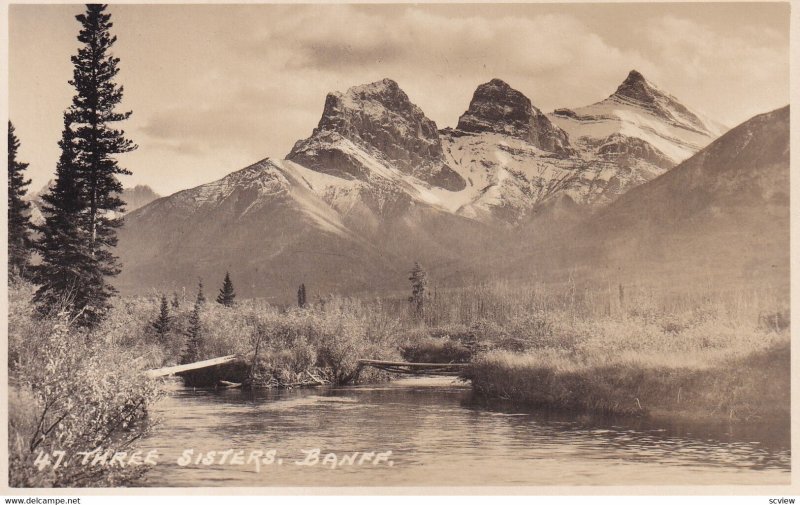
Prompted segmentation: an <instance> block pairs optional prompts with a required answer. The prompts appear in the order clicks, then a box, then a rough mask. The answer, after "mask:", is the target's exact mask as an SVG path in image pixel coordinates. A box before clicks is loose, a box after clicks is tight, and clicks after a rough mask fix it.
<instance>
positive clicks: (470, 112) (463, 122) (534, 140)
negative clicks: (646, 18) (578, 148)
mask: <svg viewBox="0 0 800 505" xmlns="http://www.w3.org/2000/svg"><path fill="white" fill-rule="evenodd" d="M457 129H458V130H461V131H463V132H469V133H487V132H491V133H500V134H503V135H509V136H511V137H515V138H518V139H521V140H525V141H527V142H529V143H530V144H532V145H533V146H535V147H538V148H539V149H542V150H543V151H549V152H552V153H556V154H558V155H562V156H566V155H569V154H571V153H572V152H573V150H572V149H571V147H570V145H569V138H568V136H567V134H566V133H565V132H564V131H563V130H562V129H561V128H559V127H557V126H555V125H553V123H551V122H550V120H549V119H548V118H547V116H545V115H544V114H542V112H541V111H540V110H539V109H537V108H536V107H534V106H533V105H532V104H531V101H530V99H529V98H528V97H526V96H525V95H523V94H522V93H520V92H519V91H517V90H515V89H514V88H512V87H511V86H509V85H508V84H506V83H505V82H504V81H501V80H500V79H492V80H491V81H489V82H487V83H485V84H481V85H480V86H478V88H477V89H476V90H475V94H474V95H473V96H472V101H471V102H470V104H469V109H467V111H466V112H465V113H464V114H463V115H462V116H461V117H460V118H459V119H458V126H457Z"/></svg>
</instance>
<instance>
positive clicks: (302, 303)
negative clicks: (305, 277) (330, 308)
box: [297, 284, 308, 309]
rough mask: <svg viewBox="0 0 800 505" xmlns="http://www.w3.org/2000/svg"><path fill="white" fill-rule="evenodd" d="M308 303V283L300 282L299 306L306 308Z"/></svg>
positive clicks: (298, 291) (298, 289)
mask: <svg viewBox="0 0 800 505" xmlns="http://www.w3.org/2000/svg"><path fill="white" fill-rule="evenodd" d="M307 303H308V302H307V300H306V285H305V284H300V287H299V288H297V306H298V307H300V308H301V309H304V308H306V304H307Z"/></svg>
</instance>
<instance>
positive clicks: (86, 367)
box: [9, 292, 159, 487]
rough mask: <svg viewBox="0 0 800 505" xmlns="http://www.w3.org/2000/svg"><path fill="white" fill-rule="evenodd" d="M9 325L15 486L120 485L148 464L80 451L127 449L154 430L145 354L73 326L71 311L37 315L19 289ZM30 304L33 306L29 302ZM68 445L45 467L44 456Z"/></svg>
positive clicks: (154, 390)
mask: <svg viewBox="0 0 800 505" xmlns="http://www.w3.org/2000/svg"><path fill="white" fill-rule="evenodd" d="M13 295H14V296H12V298H11V300H12V303H11V305H12V306H13V307H14V309H13V312H14V313H15V317H14V318H13V320H11V321H10V324H9V335H13V337H11V338H10V339H9V343H10V348H9V350H10V351H11V352H10V353H9V354H10V359H11V360H12V362H11V363H10V368H9V372H10V373H9V376H10V384H11V387H10V394H9V468H10V471H9V482H10V484H11V485H12V486H15V487H65V486H69V487H84V486H121V485H128V484H132V483H135V482H136V481H137V480H138V479H139V478H140V477H141V476H142V474H143V473H144V471H145V470H146V468H147V467H146V466H135V467H133V466H128V467H124V468H123V467H122V466H120V465H100V464H98V465H94V466H92V465H91V464H86V465H84V464H82V461H81V460H82V458H83V455H82V454H79V453H80V452H85V451H92V450H95V449H98V450H100V451H111V452H121V451H128V450H130V449H131V447H132V445H133V444H134V442H135V441H136V440H138V439H139V438H141V437H142V436H143V435H144V434H145V433H146V432H147V431H148V429H149V427H150V425H151V419H149V417H148V406H149V405H150V403H151V402H153V401H154V400H155V399H156V398H157V397H158V394H159V390H158V387H157V384H156V383H155V382H154V381H153V380H150V379H148V378H146V377H145V376H144V374H142V373H141V371H142V366H143V365H142V360H137V356H136V355H135V354H132V353H131V352H130V350H127V349H124V348H122V347H120V346H119V345H117V344H114V343H109V342H107V341H105V340H103V339H101V338H100V336H99V335H97V334H90V333H86V332H85V331H84V330H78V329H75V328H72V327H71V325H70V321H69V320H67V319H66V316H65V315H60V316H55V317H52V318H47V319H44V320H34V319H31V318H30V317H25V316H24V314H28V316H30V312H29V309H30V304H29V299H25V298H24V297H23V296H20V295H24V293H20V292H16V293H14V294H13ZM26 307H27V308H26ZM54 451H64V454H65V455H64V459H63V461H62V463H61V464H60V465H59V466H58V467H57V468H56V465H55V464H51V465H49V466H46V467H42V468H38V467H37V465H36V460H37V456H39V455H40V454H43V455H50V456H51V458H53V463H55V459H54V456H53V455H54Z"/></svg>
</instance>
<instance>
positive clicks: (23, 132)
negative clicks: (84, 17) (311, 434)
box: [8, 3, 789, 195]
mask: <svg viewBox="0 0 800 505" xmlns="http://www.w3.org/2000/svg"><path fill="white" fill-rule="evenodd" d="M82 10H83V6H81V5H33V4H31V5H11V6H10V8H9V32H8V35H9V84H8V91H9V114H10V118H11V120H12V121H13V122H14V125H15V128H16V131H17V136H18V137H19V139H20V141H21V143H22V146H21V148H20V153H19V157H20V159H21V160H22V161H25V162H29V163H30V167H29V169H28V175H29V176H30V177H31V178H32V179H33V184H32V186H31V189H32V190H33V191H36V190H38V189H39V188H41V187H42V186H44V185H45V184H46V183H47V181H48V180H50V179H51V178H52V177H53V173H54V170H55V165H56V161H57V159H58V146H57V142H58V140H59V137H60V132H61V127H62V113H63V111H64V110H65V108H66V107H67V106H68V105H69V103H70V100H71V97H72V95H73V94H74V90H73V89H72V88H71V87H70V85H69V84H68V82H67V81H68V80H69V79H70V78H71V77H72V65H71V63H70V56H71V55H72V54H74V53H75V52H76V50H77V48H78V44H79V43H78V42H77V39H76V36H77V34H78V30H79V23H78V22H77V21H76V20H75V18H74V16H75V15H76V14H79V13H80V12H81V11H82ZM109 12H110V13H111V15H112V22H113V23H114V27H113V28H112V32H113V34H115V35H116V36H117V37H118V40H117V43H116V44H115V45H114V47H113V54H114V55H115V56H117V57H119V58H120V60H121V61H120V65H119V66H120V68H121V71H120V73H119V74H118V76H117V80H118V82H119V83H120V84H122V85H123V86H124V98H123V101H122V106H121V108H120V110H132V111H133V115H132V116H131V118H130V119H129V120H128V121H126V122H125V123H124V124H123V125H122V128H123V129H124V130H125V131H126V133H127V134H128V137H129V138H131V139H132V140H133V141H134V142H135V143H136V144H138V146H139V148H138V149H137V150H136V151H134V152H132V153H128V154H125V155H122V156H120V158H119V159H120V161H121V164H122V166H124V167H125V168H128V169H129V170H131V171H132V172H133V175H131V176H123V177H122V182H123V185H124V186H126V187H131V186H134V185H136V184H148V185H150V186H151V187H152V188H153V189H154V190H155V191H156V192H158V193H160V194H162V195H167V194H171V193H173V192H175V191H178V190H180V189H185V188H189V187H194V186H197V185H199V184H203V183H206V182H210V181H213V180H216V179H219V178H220V177H223V176H225V175H227V174H228V173H230V172H233V171H235V170H238V169H240V168H244V167H245V166H247V165H250V164H252V163H254V162H256V161H259V160H261V159H263V158H266V157H274V158H283V157H285V156H286V154H288V152H289V151H290V150H291V147H292V145H293V144H294V142H296V141H297V140H300V139H303V138H306V137H308V136H309V135H310V134H311V131H312V130H313V128H314V127H315V126H316V125H317V123H318V121H319V118H320V115H321V113H322V108H323V105H324V103H325V96H326V94H327V93H329V92H332V91H342V92H344V91H346V90H347V88H349V87H350V86H354V85H358V84H363V83H367V82H373V81H376V80H379V79H382V78H385V77H389V78H392V79H394V80H395V81H397V82H398V83H399V85H400V87H401V88H402V89H403V90H404V91H405V92H406V93H407V94H408V96H409V98H410V99H411V101H412V102H414V103H416V104H417V105H419V106H420V107H421V108H422V110H423V111H424V112H425V113H426V115H427V116H428V117H430V118H431V119H433V120H434V121H435V122H436V124H437V125H438V126H439V127H440V128H443V127H446V126H455V125H456V123H457V121H458V117H459V116H460V115H461V114H462V113H463V112H464V111H465V110H466V108H467V106H468V105H469V101H470V98H471V97H472V93H473V92H474V91H475V88H476V87H477V86H478V85H479V84H481V83H484V82H487V81H489V80H491V79H492V78H495V77H496V78H500V79H503V80H505V81H506V82H508V83H509V84H510V85H511V86H512V87H514V88H516V89H518V90H520V91H521V92H523V93H524V94H525V95H526V96H528V97H529V98H530V99H531V101H532V102H533V104H534V105H535V106H536V107H538V108H539V109H541V110H543V111H545V112H550V111H552V110H553V109H555V108H559V107H579V106H583V105H589V104H592V103H595V102H597V101H599V100H602V99H603V98H606V97H607V96H608V95H610V94H611V93H613V92H614V90H615V89H616V87H617V86H618V85H619V84H620V83H621V82H622V81H623V80H624V79H625V77H626V75H627V74H628V72H629V71H630V70H632V69H636V70H638V71H640V72H641V73H642V74H644V76H645V77H646V78H647V79H648V80H649V81H651V82H653V83H654V84H656V85H657V86H658V87H660V88H661V89H663V90H665V91H667V92H669V93H670V94H672V95H673V96H675V97H676V98H678V100H680V101H681V102H682V103H684V104H685V105H686V106H688V107H690V108H691V109H693V110H696V111H698V112H701V113H703V114H705V115H707V116H709V117H711V118H713V119H716V120H718V121H721V122H722V123H724V124H726V125H728V126H735V125H737V124H739V123H741V122H743V121H744V120H746V119H748V118H750V117H752V116H753V115H755V114H758V113H761V112H766V111H769V110H773V109H775V108H778V107H781V106H783V105H786V104H787V103H788V102H789V4H788V3H755V4H751V3H708V4H697V3H675V4H668V3H660V4H658V3H650V4H631V3H627V4H611V3H606V4H577V3H576V4H552V3H550V4H491V5H490V4H438V5H432V4H429V5H426V4H383V5H355V4H350V5H256V4H251V5H233V4H230V5H202V4H196V5H157V4H150V5H123V4H112V5H111V6H110V7H109Z"/></svg>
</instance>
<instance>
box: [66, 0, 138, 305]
mask: <svg viewBox="0 0 800 505" xmlns="http://www.w3.org/2000/svg"><path fill="white" fill-rule="evenodd" d="M106 7H107V6H106V5H104V4H87V5H86V12H85V13H84V14H79V15H78V16H76V19H77V20H78V21H79V22H80V23H81V31H80V33H79V34H78V41H80V42H81V43H82V44H83V46H81V47H80V48H79V49H78V53H77V54H76V55H74V56H72V63H73V66H74V69H73V78H72V80H71V81H69V83H70V84H71V85H72V86H74V87H75V96H74V97H73V98H72V105H71V107H70V109H69V114H70V116H71V117H72V120H73V122H74V126H75V149H76V151H77V153H76V154H77V157H76V161H77V165H76V168H77V171H76V172H77V175H78V181H79V185H80V194H81V196H82V198H83V200H84V202H85V210H84V212H83V213H82V219H81V223H80V224H81V227H82V228H83V229H84V230H85V231H86V234H87V239H88V249H89V253H90V255H91V258H92V260H93V261H92V264H91V266H92V270H93V271H92V274H91V276H90V278H88V279H82V282H84V283H86V284H89V286H88V289H87V300H86V303H87V307H88V308H89V309H90V310H91V311H93V312H96V313H102V311H103V310H104V309H106V308H107V307H108V299H109V298H110V297H111V296H113V294H114V293H115V292H116V290H115V289H114V288H113V286H111V285H110V284H109V283H108V278H109V277H113V276H116V275H117V274H119V272H120V268H119V264H118V260H117V258H116V257H115V256H114V254H113V253H112V248H113V247H115V246H116V245H117V235H116V228H118V227H119V226H121V225H122V219H121V218H119V217H118V214H119V213H120V212H122V211H123V210H124V202H123V201H122V200H121V199H120V198H119V195H120V194H121V193H122V184H121V183H120V182H119V180H118V179H117V176H118V175H130V174H131V172H130V171H128V170H126V169H124V168H122V167H120V166H119V164H118V163H117V160H116V159H115V158H114V156H115V155H117V154H122V153H127V152H130V151H133V150H134V149H136V147H137V146H136V145H135V144H134V143H133V142H131V141H130V140H128V139H127V138H125V132H124V131H123V130H119V129H116V128H114V125H115V124H116V123H119V122H120V121H124V120H126V119H128V117H130V115H131V113H130V112H116V110H115V109H116V107H117V105H119V103H120V102H121V100H122V92H123V88H122V86H120V85H118V84H117V83H115V82H114V78H115V77H116V75H117V73H118V72H119V68H118V67H117V65H118V64H119V58H116V57H114V56H113V55H112V54H111V53H110V50H111V47H112V46H113V45H114V43H115V42H116V40H117V38H116V37H115V36H113V35H111V33H110V30H111V27H112V26H113V24H112V23H111V15H110V14H106V13H105V10H106Z"/></svg>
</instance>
